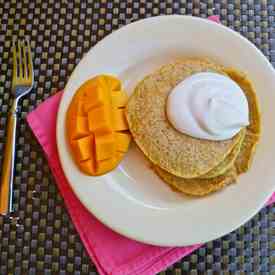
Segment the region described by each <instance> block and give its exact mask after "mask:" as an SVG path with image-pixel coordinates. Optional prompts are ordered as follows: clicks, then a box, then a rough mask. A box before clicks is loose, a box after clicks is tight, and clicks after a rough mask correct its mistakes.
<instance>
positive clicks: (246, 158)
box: [154, 69, 261, 196]
mask: <svg viewBox="0 0 275 275" xmlns="http://www.w3.org/2000/svg"><path fill="white" fill-rule="evenodd" d="M225 71H226V72H229V76H230V77H231V78H232V79H233V80H234V81H236V82H237V83H238V84H239V86H240V87H241V88H242V89H243V91H244V93H245V95H246V97H247V100H248V105H249V122H250V124H249V126H248V127H246V131H245V136H244V138H243V141H242V142H240V143H239V144H237V145H236V146H235V147H234V148H233V151H234V150H236V151H237V149H236V148H237V147H239V150H238V151H239V153H238V155H237V157H236V159H235V161H234V162H233V165H232V167H231V168H229V170H226V172H224V173H223V174H220V175H219V176H218V177H214V178H208V179H199V178H196V179H185V178H181V177H176V176H174V175H172V174H170V173H167V172H166V171H165V170H163V169H161V168H159V167H154V170H155V171H156V173H157V174H158V175H159V176H160V177H161V178H162V179H163V180H164V181H165V182H166V183H168V184H169V185H170V186H173V187H174V188H175V189H177V190H178V191H180V192H183V193H185V194H188V195H193V196H203V195H207V194H209V193H211V192H214V191H218V190H219V189H221V188H223V187H224V186H226V185H228V184H229V183H232V182H234V181H236V179H237V176H238V175H239V174H241V173H245V172H247V171H248V169H249V168H250V166H251V164H252V160H253V156H254V154H255V149H256V145H257V143H258V142H259V138H260V133H261V123H260V122H261V121H260V119H261V116H260V111H259V106H258V101H257V97H256V92H255V89H254V87H253V85H252V83H251V82H250V80H249V79H248V78H247V77H246V76H245V75H244V74H243V73H240V72H238V71H236V70H234V69H230V70H225ZM231 154H233V152H231V153H230V154H229V155H228V156H227V157H226V158H225V159H224V161H223V162H221V163H220V164H219V165H218V166H217V167H216V168H214V169H213V170H211V171H210V172H212V171H215V169H217V170H220V171H221V170H222V168H221V167H222V166H224V165H225V163H226V162H229V159H230V155H231ZM231 156H232V155H231ZM225 166H226V165H225ZM210 172H209V174H210ZM209 174H206V175H208V176H209ZM202 177H203V176H202Z"/></svg>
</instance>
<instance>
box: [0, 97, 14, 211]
mask: <svg viewBox="0 0 275 275" xmlns="http://www.w3.org/2000/svg"><path fill="white" fill-rule="evenodd" d="M16 122H17V102H16V101H15V102H14V103H13V105H12V108H11V110H10V112H9V114H8V124H7V136H6V145H5V151H4V159H3V165H2V175H1V182H0V214H2V215H5V214H9V213H11V212H12V211H13V176H14V160H15V144H16V142H15V141H16Z"/></svg>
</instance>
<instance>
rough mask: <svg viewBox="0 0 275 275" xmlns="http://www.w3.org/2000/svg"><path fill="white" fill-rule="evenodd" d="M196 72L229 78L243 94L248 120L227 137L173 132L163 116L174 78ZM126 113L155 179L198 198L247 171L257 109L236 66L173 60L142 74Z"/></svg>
mask: <svg viewBox="0 0 275 275" xmlns="http://www.w3.org/2000/svg"><path fill="white" fill-rule="evenodd" d="M200 72H214V73H219V74H223V75H226V76H228V77H230V78H231V79H232V80H233V81H235V82H237V84H238V85H239V86H240V87H241V89H242V90H243V92H244V93H245V95H246V97H247V101H248V105H249V119H250V124H249V126H248V127H245V128H243V129H242V130H241V131H240V132H239V133H238V134H237V135H235V136H234V137H233V138H231V139H228V140H223V141H211V140H205V139H198V138H193V137H191V136H188V135H185V134H183V133H181V132H179V131H177V130H176V129H175V128H174V127H173V126H172V124H170V122H169V120H168V119H167V116H166V100H167V96H168V95H169V93H170V92H171V91H172V90H173V88H174V87H175V86H176V85H177V84H178V83H179V82H181V81H183V80H184V79H185V78H187V77H189V76H190V75H192V74H195V73H200ZM126 117H127V120H128V124H129V128H130V131H131V133H132V135H133V138H134V140H135V142H136V144H137V145H138V147H139V148H140V149H141V151H142V152H143V153H144V154H145V156H146V157H147V158H148V159H149V160H150V161H151V162H152V164H153V168H154V170H155V172H156V173H157V174H158V175H159V176H160V178H162V179H163V180H164V181H165V182H166V183H168V184H169V185H170V186H171V187H173V188H174V189H176V190H178V191H180V192H183V193H185V194H188V195H193V196H203V195H206V194H209V193H211V192H214V191H217V190H219V189H221V188H222V187H224V186H226V185H228V184H230V183H232V182H235V181H236V179H237V177H238V175H239V174H241V173H244V172H246V171H247V170H248V169H249V167H250V165H251V161H252V157H253V154H254V151H255V147H256V145H257V143H258V140H259V136H260V113H259V108H258V103H257V98H256V94H255V90H254V88H253V85H252V83H251V82H250V80H249V79H248V78H247V77H246V76H245V75H244V74H243V73H241V72H239V71H237V70H235V69H228V68H224V67H223V66H221V65H218V64H216V63H214V62H212V61H210V60H207V59H193V58H192V59H183V60H177V61H175V62H173V63H170V64H167V65H164V66H163V67H161V68H160V69H158V70H157V71H155V72H154V73H152V74H150V75H148V76H146V77H145V78H144V79H143V80H142V81H141V82H140V83H139V84H138V85H137V86H136V88H135V90H134V93H133V94H132V96H131V97H130V99H129V101H128V105H127V108H126Z"/></svg>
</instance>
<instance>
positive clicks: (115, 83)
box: [105, 75, 121, 91]
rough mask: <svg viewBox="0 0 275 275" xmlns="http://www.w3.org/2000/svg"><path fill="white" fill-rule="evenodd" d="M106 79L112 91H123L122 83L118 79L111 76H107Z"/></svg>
mask: <svg viewBox="0 0 275 275" xmlns="http://www.w3.org/2000/svg"><path fill="white" fill-rule="evenodd" d="M105 79H106V82H107V85H108V87H109V89H110V90H111V91H119V90H121V81H120V80H119V79H118V78H116V77H113V76H111V75H105Z"/></svg>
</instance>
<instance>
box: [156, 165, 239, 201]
mask: <svg viewBox="0 0 275 275" xmlns="http://www.w3.org/2000/svg"><path fill="white" fill-rule="evenodd" d="M154 170H155V172H156V173H157V175H159V177H160V178H161V179H162V180H163V181H164V182H166V183H168V184H169V185H170V186H171V187H173V188H175V189H176V190H177V191H179V192H182V193H184V194H186V195H191V196H205V195H207V194H210V193H212V192H215V191H218V190H219V189H221V188H223V187H225V186H226V185H228V184H231V183H233V182H235V181H236V179H237V172H236V170H235V169H234V168H231V169H230V170H228V171H227V172H226V173H225V174H223V175H221V176H219V177H215V178H212V179H184V178H180V177H177V176H174V175H172V174H170V173H168V172H166V171H165V170H163V169H160V168H159V167H157V166H155V167H154Z"/></svg>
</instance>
